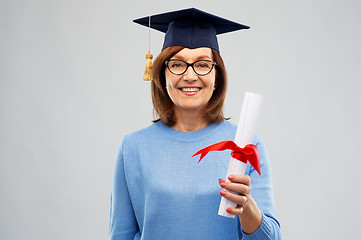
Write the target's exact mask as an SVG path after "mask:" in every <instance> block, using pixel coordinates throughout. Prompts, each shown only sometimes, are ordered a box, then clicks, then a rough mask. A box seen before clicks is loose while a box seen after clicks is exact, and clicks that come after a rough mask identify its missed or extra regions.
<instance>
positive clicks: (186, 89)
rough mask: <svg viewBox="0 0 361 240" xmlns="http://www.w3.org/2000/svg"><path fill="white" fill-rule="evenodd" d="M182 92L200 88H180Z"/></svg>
mask: <svg viewBox="0 0 361 240" xmlns="http://www.w3.org/2000/svg"><path fill="white" fill-rule="evenodd" d="M181 90H182V91H184V92H197V91H199V90H200V88H181Z"/></svg>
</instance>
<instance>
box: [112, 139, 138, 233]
mask: <svg viewBox="0 0 361 240" xmlns="http://www.w3.org/2000/svg"><path fill="white" fill-rule="evenodd" d="M123 142H124V140H123ZM123 142H122V144H121V145H120V147H119V150H118V154H117V158H116V161H115V166H114V176H113V187H112V193H111V205H110V223H109V238H108V239H109V240H129V239H133V238H134V236H135V234H136V233H137V232H138V224H137V221H136V218H135V214H134V211H133V205H132V202H131V199H130V196H129V191H128V187H127V180H126V176H125V168H124V157H123Z"/></svg>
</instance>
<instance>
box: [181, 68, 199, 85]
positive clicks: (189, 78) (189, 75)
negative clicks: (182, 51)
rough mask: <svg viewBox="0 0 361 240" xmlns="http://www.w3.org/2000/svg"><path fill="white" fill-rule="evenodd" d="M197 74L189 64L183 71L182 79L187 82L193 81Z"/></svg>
mask: <svg viewBox="0 0 361 240" xmlns="http://www.w3.org/2000/svg"><path fill="white" fill-rule="evenodd" d="M197 78H198V74H197V73H195V72H194V70H193V68H192V67H191V66H189V67H188V69H187V71H186V72H185V73H183V79H184V80H186V81H188V82H193V81H195V80H197Z"/></svg>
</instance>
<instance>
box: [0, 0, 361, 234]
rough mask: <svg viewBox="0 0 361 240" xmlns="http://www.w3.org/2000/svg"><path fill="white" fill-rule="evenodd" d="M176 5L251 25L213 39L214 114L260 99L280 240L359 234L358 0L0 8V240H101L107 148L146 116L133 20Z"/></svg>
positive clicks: (157, 43) (141, 41)
mask: <svg viewBox="0 0 361 240" xmlns="http://www.w3.org/2000/svg"><path fill="white" fill-rule="evenodd" d="M188 7H197V8H200V9H202V10H205V11H209V12H211V13H214V14H217V15H219V16H223V17H226V18H229V19H231V20H234V21H238V22H241V23H244V24H248V25H250V26H251V27H252V28H251V29H250V30H246V31H239V32H235V33H232V34H224V35H221V36H219V43H220V48H221V54H222V56H223V58H224V60H225V63H226V66H227V70H228V73H229V91H228V98H227V101H226V106H225V113H226V116H229V117H232V119H231V121H232V122H234V123H237V122H238V117H239V113H240V108H241V104H242V100H243V96H244V93H245V91H253V92H256V93H260V94H262V95H263V96H264V102H263V105H262V110H261V115H260V119H259V122H258V126H257V132H258V134H259V135H261V136H262V137H263V140H264V141H265V143H266V145H267V148H268V151H269V155H270V157H271V163H272V167H273V181H274V189H275V199H276V208H277V212H278V218H279V220H280V222H281V224H282V233H283V238H284V239H293V240H301V239H341V238H343V239H356V238H357V236H358V235H359V234H357V233H358V225H359V221H358V219H359V218H358V215H359V214H360V213H361V212H360V209H359V203H360V201H361V195H360V190H359V189H360V188H359V186H360V183H361V181H360V177H359V171H358V168H360V167H361V164H360V160H361V159H360V156H359V154H358V153H359V151H358V150H359V144H360V140H359V136H360V133H361V131H360V130H361V128H360V125H359V123H360V122H361V114H360V106H359V103H360V102H361V97H360V95H359V92H360V87H361V85H360V77H359V76H360V74H361V70H360V69H361V68H360V67H361V57H360V53H361V52H360V50H361V47H360V42H361V28H360V22H361V15H360V12H361V11H360V10H361V2H360V1H357V0H346V1H336V0H316V1H315V0H303V1H286V0H278V1H277V0H275V1H269V0H259V1H178V2H177V3H175V2H174V1H147V2H142V1H140V2H138V1H119V0H118V1H114V0H113V1H112V0H105V1H97V0H87V1H85V0H83V1H82V0H72V1H70V0H62V1H59V0H58V1H55V0H33V1H25V0H11V1H10V0H2V1H1V2H0V31H1V33H0V39H1V44H0V70H1V72H0V104H1V115H0V191H1V192H0V194H1V196H0V239H4V240H18V239H19V240H20V239H34V240H35V239H37V240H43V239H44V240H45V239H53V240H58V239H59V240H60V239H62V240H63V239H67V240H70V239H89V240H90V239H94V240H95V239H106V238H107V229H108V222H109V201H110V189H111V182H112V174H113V163H114V158H115V154H116V150H117V147H118V144H119V142H120V140H121V138H122V136H124V134H126V133H129V132H132V131H135V130H137V129H140V128H143V127H146V126H148V125H149V124H150V123H151V120H152V105H151V99H150V88H149V83H147V82H143V81H142V79H141V78H142V75H143V71H144V66H145V58H144V57H145V54H146V52H147V39H148V35H147V34H148V31H147V29H146V28H144V27H140V26H137V25H135V24H133V23H132V21H131V20H132V19H134V18H138V17H143V16H147V15H149V14H154V13H161V12H166V11H169V10H177V9H182V8H188ZM162 40H163V35H162V34H161V33H159V32H156V31H152V33H151V43H152V44H151V51H152V53H153V54H154V55H155V56H156V55H157V54H158V53H159V51H160V48H161V44H162Z"/></svg>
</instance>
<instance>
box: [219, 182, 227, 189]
mask: <svg viewBox="0 0 361 240" xmlns="http://www.w3.org/2000/svg"><path fill="white" fill-rule="evenodd" d="M219 185H221V187H223V188H224V187H225V186H226V185H227V183H225V182H221V183H220V184H219Z"/></svg>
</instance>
